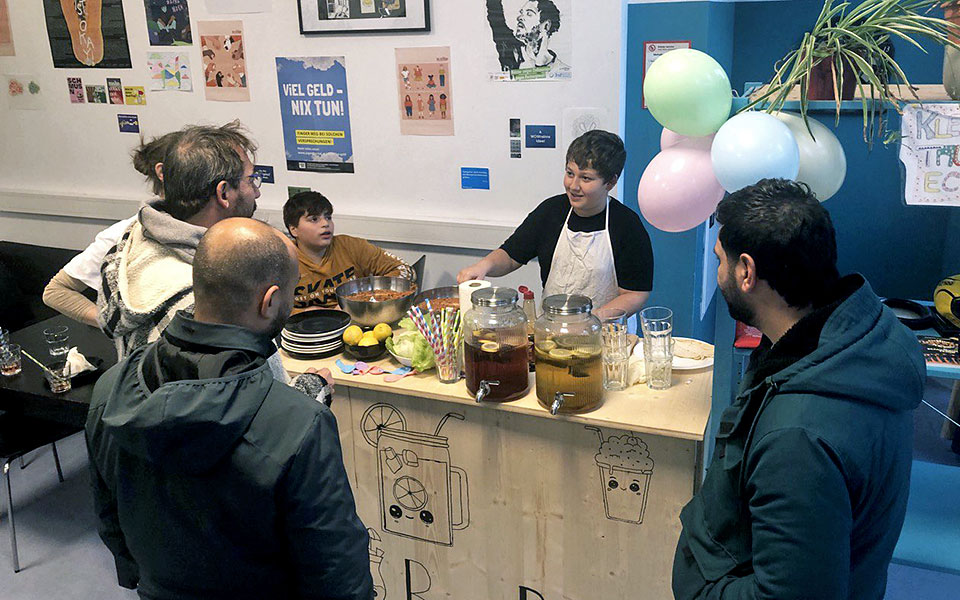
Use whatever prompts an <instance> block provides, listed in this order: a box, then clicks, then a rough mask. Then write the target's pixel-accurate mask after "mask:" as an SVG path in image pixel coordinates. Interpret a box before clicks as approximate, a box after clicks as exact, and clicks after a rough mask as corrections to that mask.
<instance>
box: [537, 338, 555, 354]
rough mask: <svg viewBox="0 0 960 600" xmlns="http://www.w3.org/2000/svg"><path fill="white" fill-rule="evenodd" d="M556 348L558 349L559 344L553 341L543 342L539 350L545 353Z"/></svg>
mask: <svg viewBox="0 0 960 600" xmlns="http://www.w3.org/2000/svg"><path fill="white" fill-rule="evenodd" d="M556 347H557V343H556V342H555V341H553V340H543V341H542V342H540V344H539V345H538V348H540V350H542V351H543V352H550V351H551V350H553V349H554V348H556Z"/></svg>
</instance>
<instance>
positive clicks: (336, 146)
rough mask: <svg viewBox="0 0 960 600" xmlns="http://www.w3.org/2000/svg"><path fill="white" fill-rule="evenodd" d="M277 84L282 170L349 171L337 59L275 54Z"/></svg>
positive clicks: (343, 83)
mask: <svg viewBox="0 0 960 600" xmlns="http://www.w3.org/2000/svg"><path fill="white" fill-rule="evenodd" d="M277 84H278V88H279V93H280V117H281V121H282V122H283V145H284V149H285V151H286V158H287V169H288V170H291V171H316V172H326V173H353V137H352V135H351V134H350V102H349V99H348V94H347V67H346V63H345V62H344V59H343V57H342V56H316V57H299V58H283V57H281V58H277Z"/></svg>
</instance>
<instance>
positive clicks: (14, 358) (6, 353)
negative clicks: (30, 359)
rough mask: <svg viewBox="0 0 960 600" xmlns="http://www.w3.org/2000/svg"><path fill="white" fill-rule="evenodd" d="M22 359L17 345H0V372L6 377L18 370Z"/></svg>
mask: <svg viewBox="0 0 960 600" xmlns="http://www.w3.org/2000/svg"><path fill="white" fill-rule="evenodd" d="M22 360H23V358H22V356H21V355H20V346H19V345H17V344H10V343H8V344H6V345H5V346H2V347H0V374H2V375H6V376H7V377H10V376H12V375H16V374H17V373H19V372H20V369H21V367H22V364H21V361H22Z"/></svg>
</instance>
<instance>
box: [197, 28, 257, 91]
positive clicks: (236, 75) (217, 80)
mask: <svg viewBox="0 0 960 600" xmlns="http://www.w3.org/2000/svg"><path fill="white" fill-rule="evenodd" d="M197 32H198V35H199V36H200V48H201V51H202V53H203V78H204V82H205V85H204V90H205V91H206V97H207V100H216V101H220V102H249V101H250V89H249V88H248V87H247V60H246V57H245V54H244V43H245V40H244V37H243V22H242V21H200V22H199V23H197Z"/></svg>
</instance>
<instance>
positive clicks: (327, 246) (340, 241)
mask: <svg viewBox="0 0 960 600" xmlns="http://www.w3.org/2000/svg"><path fill="white" fill-rule="evenodd" d="M283 224H284V225H286V226H287V231H289V232H290V235H291V236H293V238H294V243H295V244H296V245H297V256H298V258H299V259H300V281H299V282H298V283H297V287H296V289H295V290H294V302H293V313H292V314H297V313H299V312H303V311H304V310H308V309H310V308H337V294H336V289H337V286H338V285H340V284H341V283H344V282H346V281H349V280H351V279H356V278H358V277H373V276H378V275H381V276H389V277H405V278H407V279H411V280H412V279H414V273H413V269H412V268H411V267H410V265H408V264H406V263H405V262H403V261H402V260H400V258H398V257H396V256H394V255H392V254H390V253H389V252H387V251H385V250H383V249H382V248H378V247H377V246H374V245H373V244H371V243H370V242H368V241H366V240H363V239H360V238H355V237H352V236H349V235H334V234H333V205H332V204H330V201H329V200H327V198H326V197H325V196H324V195H323V194H320V193H319V192H300V193H299V194H296V195H294V196H293V197H291V198H290V199H289V200H287V202H286V204H284V205H283Z"/></svg>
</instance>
